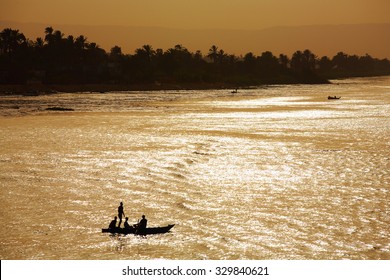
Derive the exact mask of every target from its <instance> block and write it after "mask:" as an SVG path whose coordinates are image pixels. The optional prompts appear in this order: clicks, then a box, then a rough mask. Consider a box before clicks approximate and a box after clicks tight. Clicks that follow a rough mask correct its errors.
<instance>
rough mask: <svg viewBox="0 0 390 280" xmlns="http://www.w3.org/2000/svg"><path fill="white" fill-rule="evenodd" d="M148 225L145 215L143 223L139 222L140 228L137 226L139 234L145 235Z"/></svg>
mask: <svg viewBox="0 0 390 280" xmlns="http://www.w3.org/2000/svg"><path fill="white" fill-rule="evenodd" d="M147 223H148V220H147V219H145V215H142V219H141V221H139V223H138V226H137V234H141V235H145V233H146V225H147Z"/></svg>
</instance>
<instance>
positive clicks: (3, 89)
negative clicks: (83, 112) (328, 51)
mask: <svg viewBox="0 0 390 280" xmlns="http://www.w3.org/2000/svg"><path fill="white" fill-rule="evenodd" d="M326 83H330V82H329V81H328V80H317V81H314V80H313V82H312V84H326ZM269 84H275V83H269ZM276 84H298V82H292V81H289V82H280V83H276ZM264 85H267V84H257V85H255V84H254V85H249V84H247V85H240V86H237V85H235V84H230V83H223V82H215V83H205V82H201V83H158V82H156V83H150V84H6V85H1V84H0V95H32V96H33V95H41V94H53V93H57V92H67V93H76V92H78V93H80V92H86V93H87V92H100V93H104V92H119V91H157V90H215V89H229V90H234V89H237V88H240V89H244V88H253V87H258V86H264Z"/></svg>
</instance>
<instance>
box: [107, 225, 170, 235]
mask: <svg viewBox="0 0 390 280" xmlns="http://www.w3.org/2000/svg"><path fill="white" fill-rule="evenodd" d="M173 226H174V225H167V226H165V227H150V228H146V229H145V232H144V233H143V234H160V233H167V232H168V231H170V230H171V228H173ZM102 232H103V233H121V234H137V230H136V228H135V227H130V228H118V227H117V228H102Z"/></svg>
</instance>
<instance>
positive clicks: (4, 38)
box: [0, 28, 27, 53]
mask: <svg viewBox="0 0 390 280" xmlns="http://www.w3.org/2000/svg"><path fill="white" fill-rule="evenodd" d="M26 44H27V40H26V37H25V36H24V35H23V33H20V32H19V30H13V29H11V28H6V29H4V30H3V31H2V32H1V33H0V53H12V52H14V51H16V50H17V49H18V48H19V47H20V46H22V45H26Z"/></svg>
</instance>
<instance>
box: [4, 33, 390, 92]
mask: <svg viewBox="0 0 390 280" xmlns="http://www.w3.org/2000/svg"><path fill="white" fill-rule="evenodd" d="M44 35H45V36H44V37H43V38H41V37H39V38H37V39H36V40H35V41H34V40H29V39H27V38H26V37H25V36H24V34H23V33H21V32H19V30H13V29H11V28H5V29H4V30H3V31H2V32H1V33H0V84H26V83H34V82H36V83H43V84H92V83H93V84H101V83H106V84H151V83H153V84H156V83H161V84H162V83H225V84H229V85H232V86H246V85H258V84H281V83H324V82H327V80H328V79H331V78H341V77H354V76H376V75H389V74H390V61H389V60H388V59H377V58H373V57H371V56H370V55H368V54H366V55H365V56H357V55H348V54H345V53H343V52H339V53H337V54H336V55H335V56H334V57H332V58H330V57H327V56H323V57H318V56H316V55H315V54H314V53H312V52H311V51H310V50H304V51H296V52H295V53H293V54H292V56H291V57H288V56H287V55H285V54H280V55H279V56H275V55H274V54H273V53H272V52H270V51H266V52H263V53H262V54H260V55H256V54H254V53H252V52H249V53H247V54H245V55H241V56H236V55H233V54H228V53H226V52H225V51H224V50H223V49H221V48H219V47H217V46H215V45H213V46H211V47H210V49H209V51H208V53H207V54H202V52H201V51H196V52H190V51H189V50H188V49H187V48H185V47H184V46H182V45H176V46H174V47H172V48H170V49H168V50H165V51H164V50H162V49H154V48H153V47H152V46H150V45H144V46H142V47H140V48H137V49H136V50H135V52H134V53H133V54H124V53H123V52H122V50H121V48H120V47H119V46H114V47H112V48H111V50H110V52H106V51H105V50H104V49H102V48H101V47H99V45H98V44H96V43H94V42H89V41H88V40H87V38H86V37H85V36H83V35H80V36H78V37H74V36H72V35H68V36H65V35H64V34H63V33H62V32H61V31H60V30H54V29H53V28H52V27H47V28H46V29H45V31H44Z"/></svg>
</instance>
